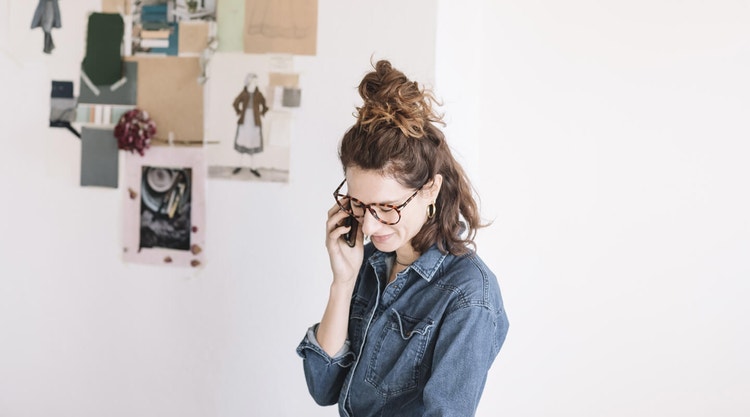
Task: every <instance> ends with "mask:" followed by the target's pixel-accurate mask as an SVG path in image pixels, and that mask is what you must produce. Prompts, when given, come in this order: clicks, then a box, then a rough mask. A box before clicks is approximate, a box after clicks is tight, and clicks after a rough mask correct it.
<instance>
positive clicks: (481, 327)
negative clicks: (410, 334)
mask: <svg viewBox="0 0 750 417" xmlns="http://www.w3.org/2000/svg"><path fill="white" fill-rule="evenodd" d="M507 331H508V321H507V318H506V315H505V311H504V310H499V311H496V310H492V309H491V308H488V307H486V306H481V305H468V306H465V307H462V308H459V309H458V310H456V311H453V312H452V313H450V314H449V315H448V316H447V317H446V318H445V321H444V322H443V324H442V326H441V328H440V336H439V339H438V340H437V341H436V346H435V353H434V356H433V360H432V374H431V375H430V378H429V380H428V381H427V384H426V385H425V389H424V404H425V413H424V414H423V417H438V416H439V417H467V416H473V415H474V414H475V412H476V408H477V405H478V404H479V399H480V397H481V395H482V390H483V389H484V384H485V382H486V380H487V371H489V369H490V366H491V365H492V362H493V361H494V360H495V357H496V356H497V354H498V352H499V351H500V347H501V346H502V344H503V342H504V341H505V335H506V333H507Z"/></svg>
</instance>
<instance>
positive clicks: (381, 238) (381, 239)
mask: <svg viewBox="0 0 750 417" xmlns="http://www.w3.org/2000/svg"><path fill="white" fill-rule="evenodd" d="M390 237H391V234H388V235H380V236H375V235H373V236H370V240H371V241H373V242H381V243H382V242H385V241H386V240H388V239H389V238H390Z"/></svg>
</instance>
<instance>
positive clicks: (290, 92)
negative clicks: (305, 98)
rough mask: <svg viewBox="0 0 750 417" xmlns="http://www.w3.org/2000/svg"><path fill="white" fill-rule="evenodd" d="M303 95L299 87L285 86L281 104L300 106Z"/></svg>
mask: <svg viewBox="0 0 750 417" xmlns="http://www.w3.org/2000/svg"><path fill="white" fill-rule="evenodd" d="M301 96H302V90H300V89H299V88H291V87H284V95H283V96H282V99H281V105H282V106H284V107H299V105H300V100H301V98H302V97H301Z"/></svg>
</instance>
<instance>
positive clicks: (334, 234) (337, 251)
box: [326, 204, 364, 285]
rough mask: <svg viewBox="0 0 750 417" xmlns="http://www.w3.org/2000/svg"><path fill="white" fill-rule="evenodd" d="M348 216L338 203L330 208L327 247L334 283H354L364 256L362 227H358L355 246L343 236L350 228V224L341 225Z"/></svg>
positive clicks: (327, 223) (327, 224)
mask: <svg viewBox="0 0 750 417" xmlns="http://www.w3.org/2000/svg"><path fill="white" fill-rule="evenodd" d="M348 216H349V215H348V214H347V213H346V212H345V211H343V210H341V207H339V205H338V204H334V205H333V207H331V209H330V210H328V221H327V222H326V249H327V250H328V257H329V259H330V261H331V270H332V271H333V282H334V284H336V283H342V284H343V283H349V284H351V285H353V284H354V281H355V279H356V278H357V273H359V269H360V267H361V266H362V261H363V258H364V243H363V241H364V235H363V234H362V228H361V227H358V228H357V235H356V237H355V244H354V247H349V245H348V244H347V243H346V242H345V241H344V239H343V237H342V236H343V235H344V234H345V233H346V232H348V231H349V229H350V226H341V224H342V223H343V222H344V219H346V218H347V217H348Z"/></svg>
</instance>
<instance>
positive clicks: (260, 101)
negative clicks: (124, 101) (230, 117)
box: [232, 73, 268, 177]
mask: <svg viewBox="0 0 750 417" xmlns="http://www.w3.org/2000/svg"><path fill="white" fill-rule="evenodd" d="M256 82H257V76H256V75H255V74H252V73H251V74H247V77H245V87H243V88H242V91H241V92H240V94H239V95H237V98H235V99H234V103H232V106H233V107H234V111H235V112H236V113H237V116H239V119H237V133H236V134H235V137H234V149H235V150H236V151H237V152H239V153H246V154H249V155H254V154H256V153H260V152H263V125H262V122H261V117H262V116H263V115H265V114H266V112H267V111H268V106H267V105H266V99H265V97H263V94H261V92H260V91H259V90H258V86H257V85H256ZM251 90H252V92H250V91H251ZM240 169H241V168H236V169H235V170H234V173H235V174H236V173H238V172H239V171H240ZM250 171H251V172H252V173H253V174H255V175H256V176H258V177H259V176H260V173H258V171H256V170H254V169H252V168H251V169H250Z"/></svg>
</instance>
